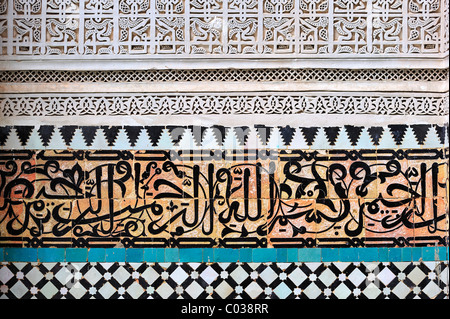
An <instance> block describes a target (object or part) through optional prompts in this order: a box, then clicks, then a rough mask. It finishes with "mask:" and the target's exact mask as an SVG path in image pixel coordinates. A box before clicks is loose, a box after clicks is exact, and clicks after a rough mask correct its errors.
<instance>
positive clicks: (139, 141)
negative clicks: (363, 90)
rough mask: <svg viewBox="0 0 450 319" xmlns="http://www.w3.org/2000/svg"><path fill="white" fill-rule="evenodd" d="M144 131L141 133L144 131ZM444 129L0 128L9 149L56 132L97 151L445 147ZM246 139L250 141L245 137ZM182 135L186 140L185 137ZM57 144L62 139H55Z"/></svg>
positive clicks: (1, 142)
mask: <svg viewBox="0 0 450 319" xmlns="http://www.w3.org/2000/svg"><path fill="white" fill-rule="evenodd" d="M142 131H145V134H143V133H142ZM448 132H449V131H448V125H436V124H412V125H406V124H395V125H388V126H384V127H383V126H367V127H363V126H351V125H346V126H341V127H336V126H330V127H291V126H265V125H255V126H253V127H249V126H235V127H225V126H219V125H214V126H193V125H191V126H176V125H170V126H123V127H122V126H73V125H68V126H60V127H58V126H52V125H43V126H1V127H0V146H1V147H4V148H7V146H9V147H11V146H15V145H17V144H18V147H19V148H23V147H27V145H30V147H32V146H33V145H41V146H40V147H46V148H47V147H49V146H50V144H49V143H50V142H51V141H52V139H53V137H54V135H55V134H56V135H57V138H58V139H59V140H60V139H61V138H62V139H63V141H64V143H65V144H66V146H67V147H70V148H74V149H86V148H89V149H90V148H94V149H95V148H96V145H100V146H101V145H103V144H105V145H104V146H101V147H102V148H104V147H113V148H118V147H120V145H126V146H127V147H129V148H130V149H142V145H149V146H148V148H152V149H162V148H164V149H172V148H175V149H176V148H177V147H178V146H179V143H180V141H181V139H182V138H183V139H184V141H183V143H184V144H185V145H186V144H192V145H194V146H195V148H209V146H210V145H218V146H219V147H220V148H226V149H228V148H230V145H235V147H247V146H248V144H249V143H250V144H251V145H253V144H255V145H256V146H258V145H259V146H261V147H267V146H270V147H274V146H278V148H280V149H284V148H302V149H303V148H304V149H308V148H313V149H318V148H323V149H342V148H345V149H347V148H355V147H363V148H369V149H375V148H387V149H389V148H399V147H402V148H421V147H438V148H439V147H447V146H448V145H447V144H448V134H449V133H448ZM274 136H275V137H276V138H275V137H274ZM249 137H250V138H251V141H249V140H248V139H249ZM186 138H187V139H189V141H186ZM30 139H33V140H32V141H30ZM36 139H38V140H36ZM98 139H100V140H98ZM143 139H146V140H143ZM213 139H215V142H214V143H212V142H213ZM190 140H192V141H190ZM211 143H212V144H211ZM59 144H61V143H60V142H58V145H59ZM250 144H249V145H250ZM300 146H301V147H300Z"/></svg>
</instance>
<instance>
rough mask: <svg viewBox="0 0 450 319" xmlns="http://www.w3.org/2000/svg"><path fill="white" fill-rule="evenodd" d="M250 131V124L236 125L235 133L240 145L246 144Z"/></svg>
mask: <svg viewBox="0 0 450 319" xmlns="http://www.w3.org/2000/svg"><path fill="white" fill-rule="evenodd" d="M249 132H250V128H249V127H248V126H235V127H234V133H235V135H236V138H237V140H238V142H239V145H240V146H244V145H245V143H247V139H248V133H249Z"/></svg>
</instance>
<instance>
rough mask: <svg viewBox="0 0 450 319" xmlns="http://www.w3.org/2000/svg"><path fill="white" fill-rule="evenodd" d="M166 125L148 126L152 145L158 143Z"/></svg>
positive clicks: (146, 128)
mask: <svg viewBox="0 0 450 319" xmlns="http://www.w3.org/2000/svg"><path fill="white" fill-rule="evenodd" d="M164 128H165V126H146V127H145V130H146V131H147V134H148V137H149V138H150V141H151V142H152V146H156V145H158V141H159V137H160V136H161V133H162V131H163V129H164Z"/></svg>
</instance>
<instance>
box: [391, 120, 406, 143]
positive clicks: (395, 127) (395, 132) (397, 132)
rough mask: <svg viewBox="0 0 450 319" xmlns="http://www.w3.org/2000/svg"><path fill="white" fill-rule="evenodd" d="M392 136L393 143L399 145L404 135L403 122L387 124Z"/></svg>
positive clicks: (404, 127) (404, 126)
mask: <svg viewBox="0 0 450 319" xmlns="http://www.w3.org/2000/svg"><path fill="white" fill-rule="evenodd" d="M388 127H389V129H390V130H391V133H392V136H393V137H394V141H395V144H397V145H400V144H402V142H403V138H404V137H405V133H406V129H407V126H406V125H405V124H391V125H388Z"/></svg>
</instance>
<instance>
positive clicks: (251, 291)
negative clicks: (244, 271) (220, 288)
mask: <svg viewBox="0 0 450 319" xmlns="http://www.w3.org/2000/svg"><path fill="white" fill-rule="evenodd" d="M244 291H245V292H246V293H247V294H248V295H249V296H250V297H251V298H252V299H255V298H256V297H258V296H259V295H260V294H261V293H262V292H263V291H264V290H263V289H262V288H261V287H260V286H259V285H258V284H257V283H256V282H255V281H252V282H251V283H250V284H249V285H248V286H247V287H245V289H244Z"/></svg>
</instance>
